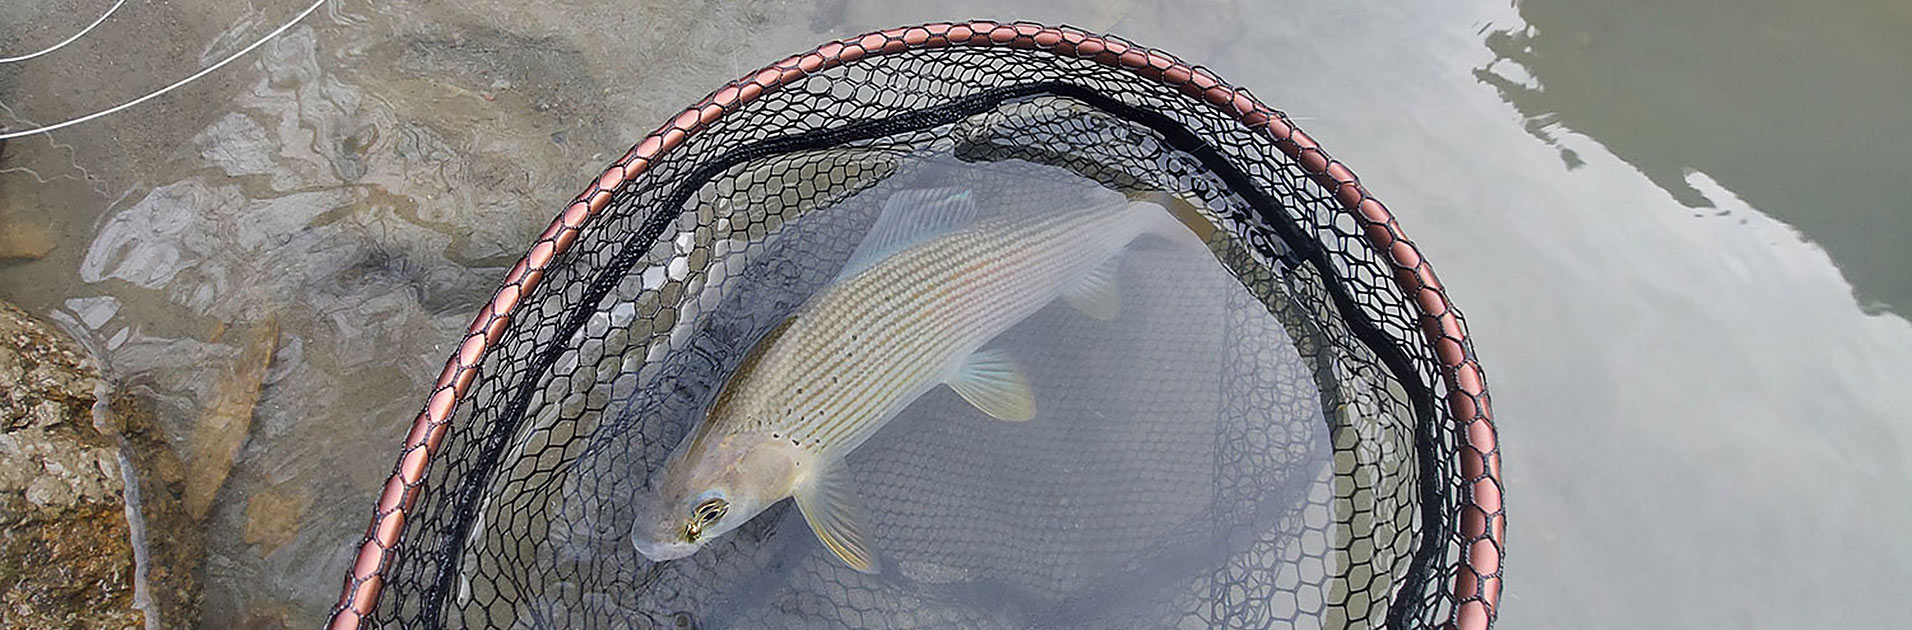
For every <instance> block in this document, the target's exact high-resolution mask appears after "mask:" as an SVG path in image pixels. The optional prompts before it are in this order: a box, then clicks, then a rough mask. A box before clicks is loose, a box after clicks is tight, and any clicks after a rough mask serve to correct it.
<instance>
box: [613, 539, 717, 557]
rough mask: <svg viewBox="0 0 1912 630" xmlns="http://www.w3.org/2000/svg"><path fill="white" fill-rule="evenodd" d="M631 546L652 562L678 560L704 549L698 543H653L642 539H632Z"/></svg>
mask: <svg viewBox="0 0 1912 630" xmlns="http://www.w3.org/2000/svg"><path fill="white" fill-rule="evenodd" d="M631 544H632V545H633V546H635V547H637V553H639V554H642V555H643V556H644V557H645V558H648V559H650V561H651V562H665V561H669V560H676V559H678V558H682V557H684V556H688V555H690V554H693V553H696V552H697V550H698V548H701V547H703V545H699V544H696V543H687V542H677V541H665V542H652V541H648V540H644V539H642V538H632V539H631Z"/></svg>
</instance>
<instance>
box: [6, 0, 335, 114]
mask: <svg viewBox="0 0 1912 630" xmlns="http://www.w3.org/2000/svg"><path fill="white" fill-rule="evenodd" d="M325 3H326V0H314V2H313V3H312V6H309V7H306V8H305V10H304V11H301V12H299V14H298V15H296V16H293V17H292V19H291V20H287V21H286V23H285V24H282V25H280V26H279V28H277V29H273V31H272V32H270V33H267V34H266V36H265V37H261V38H259V41H256V42H253V43H252V44H251V45H248V46H246V47H245V48H241V49H239V52H235V53H233V54H231V55H228V56H226V58H225V59H220V60H219V61H218V62H217V63H214V64H212V65H210V66H206V67H205V68H203V69H201V70H200V71H198V72H195V73H193V74H192V76H188V77H186V78H184V79H180V80H178V81H175V82H173V84H172V85H168V86H166V87H163V88H159V89H157V90H154V91H152V92H149V93H147V94H146V95H145V96H141V97H139V98H136V99H133V100H130V101H127V102H124V103H120V104H119V105H115V106H113V107H110V108H107V109H102V110H100V111H97V112H93V113H91V114H87V115H85V116H81V117H79V118H74V119H71V120H67V121H64V122H58V123H54V124H51V125H46V126H43V127H34V128H32V129H27V130H23V131H7V132H0V140H10V139H13V138H21V137H25V136H31V135H34V134H42V133H46V132H49V131H54V130H57V129H65V128H67V127H71V126H74V125H78V124H80V123H84V122H88V121H91V120H93V119H95V118H100V117H103V116H109V115H112V114H117V113H120V112H122V111H126V110H128V109H131V108H132V107H134V106H136V105H139V104H140V103H144V102H146V101H150V100H153V99H155V98H159V97H160V95H162V94H165V93H167V92H171V91H173V90H177V89H179V88H181V87H184V86H185V85H186V84H188V83H192V82H193V81H197V80H199V78H200V77H203V76H206V75H208V74H212V72H213V71H214V70H218V69H220V68H222V67H224V66H225V65H226V64H228V63H232V61H233V60H234V59H238V58H240V57H243V56H245V54H246V53H249V52H252V51H253V49H255V48H258V47H260V46H263V45H265V43H266V42H269V41H272V38H274V37H278V36H279V35H280V34H281V33H284V32H286V31H288V30H291V29H292V27H293V26H295V25H297V24H298V23H299V22H301V21H303V20H305V18H306V16H308V15H312V12H313V11H317V10H319V7H321V6H324V5H325Z"/></svg>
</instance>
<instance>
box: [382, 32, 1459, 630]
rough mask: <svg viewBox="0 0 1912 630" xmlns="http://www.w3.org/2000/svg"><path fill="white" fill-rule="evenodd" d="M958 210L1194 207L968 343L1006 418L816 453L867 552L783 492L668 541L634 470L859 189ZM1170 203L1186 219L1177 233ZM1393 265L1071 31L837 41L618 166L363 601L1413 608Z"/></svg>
mask: <svg viewBox="0 0 1912 630" xmlns="http://www.w3.org/2000/svg"><path fill="white" fill-rule="evenodd" d="M924 187H958V188H962V189H965V190H969V191H973V192H974V193H975V194H976V195H977V197H976V199H977V201H978V204H977V205H978V206H979V207H981V208H985V209H989V211H990V212H997V213H1010V212H1043V211H1048V210H1055V209H1062V208H1066V207H1074V206H1079V205H1081V204H1082V203H1085V202H1099V200H1111V199H1112V200H1120V199H1121V198H1123V197H1127V198H1131V199H1145V200H1153V201H1157V202H1159V203H1163V204H1165V205H1180V206H1181V207H1185V208H1190V209H1193V210H1194V211H1195V212H1196V213H1199V215H1200V216H1201V217H1203V220H1204V221H1205V222H1206V223H1207V224H1208V226H1209V227H1211V228H1212V233H1209V234H1208V237H1207V241H1208V243H1207V244H1208V249H1207V251H1198V252H1193V255H1191V252H1190V250H1189V249H1188V248H1181V249H1177V248H1175V247H1172V246H1170V245H1169V244H1167V243H1165V242H1159V241H1138V242H1137V243H1136V244H1134V245H1133V246H1132V247H1131V248H1130V250H1129V251H1128V252H1126V253H1125V254H1124V255H1123V256H1122V259H1121V267H1120V279H1121V281H1122V284H1123V285H1124V286H1123V291H1124V297H1123V300H1124V302H1123V309H1124V310H1123V311H1122V313H1121V315H1120V316H1119V317H1117V318H1116V319H1115V320H1112V321H1106V322H1103V321H1095V320H1092V319H1088V318H1085V317H1084V316H1083V315H1082V314H1080V313H1077V312H1075V311H1072V310H1070V309H1068V308H1066V307H1065V306H1063V305H1061V304H1056V305H1051V306H1049V307H1047V308H1045V309H1044V310H1043V311H1041V312H1039V313H1038V314H1037V315H1035V316H1033V317H1031V318H1030V319H1028V320H1027V321H1025V322H1023V323H1022V324H1019V325H1017V326H1016V327H1015V328H1013V329H1011V330H1010V331H1009V332H1007V333H1004V334H1003V336H1002V337H1001V338H999V339H998V340H997V341H996V342H995V343H997V344H1001V345H1005V346H1008V347H1012V348H1016V349H1017V351H1018V353H1019V354H1020V356H1021V358H1022V360H1023V361H1024V363H1025V366H1024V367H1025V369H1026V371H1027V373H1028V374H1029V377H1030V380H1031V381H1033V382H1035V383H1037V391H1038V395H1039V399H1040V405H1041V409H1042V410H1043V411H1042V413H1041V415H1039V417H1038V418H1037V419H1036V420H1034V421H1032V422H1027V423H1000V422H991V421H988V420H986V419H983V418H982V416H981V415H980V414H979V413H977V412H976V411H975V410H974V409H972V408H970V407H968V406H967V404H966V403H964V402H963V401H962V400H961V399H960V398H958V397H956V396H955V395H954V394H952V393H951V392H949V391H947V390H946V389H943V390H936V391H932V392H931V393H930V394H927V395H925V396H924V397H922V398H921V399H919V400H917V401H916V403H915V404H913V405H911V406H910V407H909V408H908V410H906V411H905V412H904V414H903V415H902V416H900V417H899V418H898V419H897V420H896V421H895V422H893V423H892V424H891V425H890V426H889V427H887V428H885V429H884V430H883V431H881V432H879V433H878V434H877V436H876V437H875V438H874V439H872V440H871V441H870V442H868V443H866V444H865V445H863V446H862V447H861V448H859V449H858V450H856V451H855V452H854V453H852V454H851V455H850V456H849V459H848V467H849V469H850V471H851V475H852V478H853V479H854V481H855V483H854V487H855V489H856V494H857V495H859V497H860V499H861V501H862V503H863V505H864V507H865V509H866V511H868V512H869V515H868V517H869V520H870V530H871V532H872V538H873V540H874V546H875V547H876V548H877V549H878V550H879V551H880V552H881V553H882V554H883V555H884V557H885V561H886V568H885V570H884V571H883V572H882V573H880V574H876V575H866V574H862V573H857V572H855V571H852V570H850V569H849V568H847V567H846V566H844V565H843V564H842V563H841V562H839V561H837V560H836V559H835V558H834V557H833V556H831V555H829V554H828V553H827V552H825V551H824V550H823V548H822V547H821V546H820V545H819V544H818V543H817V542H816V540H815V538H814V537H812V536H811V534H810V532H809V531H808V530H807V529H806V527H805V524H804V522H803V520H802V519H801V518H800V517H798V516H797V514H796V510H795V509H794V508H791V507H789V505H788V502H785V504H784V505H780V506H777V507H773V508H772V509H771V510H770V511H768V512H766V513H764V514H763V515H761V516H759V517H758V518H756V519H755V520H753V521H751V522H750V523H749V524H748V525H746V526H744V527H743V528H742V529H740V530H738V531H736V532H732V533H731V534H729V535H727V536H725V537H723V538H720V539H717V540H716V541H714V542H712V543H711V544H710V545H709V546H708V547H707V548H705V549H704V550H703V551H700V552H698V553H697V554H694V555H692V556H690V557H688V558H685V559H682V560H677V561H672V562H667V563H661V564H659V563H652V562H650V561H648V560H646V559H645V558H644V557H643V556H641V555H639V554H638V553H637V552H636V551H635V549H634V548H633V546H632V544H631V528H632V521H633V518H634V514H633V513H632V511H633V510H634V509H636V506H637V503H636V501H635V498H636V496H637V495H638V493H640V492H642V491H643V490H644V487H645V484H646V480H647V479H648V477H649V471H651V470H652V469H654V468H655V467H656V466H658V465H659V464H660V463H661V462H662V461H663V459H664V458H665V456H666V455H667V454H668V453H669V452H670V450H671V449H672V447H674V446H675V445H676V444H677V443H678V441H679V440H680V439H681V438H682V437H683V436H684V435H685V434H686V432H687V431H688V430H689V429H690V428H691V427H692V426H693V425H694V423H696V422H698V421H699V419H700V418H701V416H702V414H703V412H704V410H705V409H707V408H708V407H709V405H710V404H711V401H712V399H713V398H714V397H715V394H716V390H717V388H718V387H720V386H721V385H722V384H723V383H724V382H725V380H726V378H727V377H728V375H729V374H730V373H731V372H732V371H733V370H735V369H736V367H737V366H738V364H739V363H740V361H741V360H742V358H743V356H744V354H745V353H746V352H747V351H748V350H749V349H750V348H751V347H752V345H753V344H754V343H755V342H756V341H757V340H758V339H759V338H760V337H762V336H763V335H764V333H765V331H767V330H768V329H770V328H771V327H773V326H775V325H776V324H777V323H778V322H780V321H781V320H782V319H783V318H785V317H786V316H788V315H789V314H790V313H791V311H792V310H793V309H795V308H796V307H797V306H798V305H799V304H801V303H803V301H804V300H805V299H806V298H808V297H809V296H811V295H812V294H814V293H815V292H817V291H819V290H820V289H822V288H824V287H826V286H828V284H829V283H830V282H831V281H832V278H834V277H835V276H836V274H837V273H838V270H839V269H840V268H841V267H842V266H843V265H844V262H845V260H846V259H847V258H848V257H849V256H850V255H851V253H852V251H853V250H855V249H856V247H857V246H858V243H859V242H860V241H861V240H862V238H863V237H864V233H865V232H866V231H867V230H868V229H869V226H870V225H871V223H872V221H873V220H874V219H875V218H876V216H877V212H878V210H879V209H880V208H882V206H883V203H884V201H885V200H886V199H887V198H888V197H889V196H890V195H892V194H894V193H896V192H898V191H901V190H909V189H917V188H924ZM1198 231H1203V230H1198ZM1392 273H1393V269H1392V268H1391V267H1390V266H1389V264H1388V263H1387V262H1385V261H1384V259H1383V258H1382V257H1380V256H1379V255H1377V253H1376V252H1374V251H1372V250H1371V249H1370V247H1369V246H1368V244H1367V243H1366V241H1364V240H1363V238H1362V236H1361V232H1360V228H1359V226H1357V225H1356V224H1355V223H1354V221H1353V220H1352V219H1351V218H1349V217H1348V216H1347V215H1346V214H1344V213H1343V212H1342V211H1341V210H1339V205H1338V204H1337V202H1336V201H1335V200H1334V199H1333V198H1332V196H1331V195H1330V193H1329V191H1326V190H1324V189H1322V188H1321V187H1320V186H1319V185H1317V184H1315V183H1313V182H1312V181H1310V180H1309V179H1308V178H1307V177H1306V176H1305V174H1304V173H1303V172H1302V171H1301V170H1300V168H1299V167H1298V166H1296V165H1295V164H1294V162H1293V160H1292V159H1290V158H1288V157H1287V156H1285V155H1283V154H1282V153H1281V152H1279V151H1277V150H1276V149H1275V148H1273V147H1272V146H1271V144H1270V142H1269V141H1268V139H1267V138H1266V136H1265V135H1263V134H1262V133H1260V132H1258V131H1256V130H1253V129H1250V128H1247V127H1245V126H1243V125H1242V124H1241V123H1239V122H1237V121H1236V120H1234V119H1231V118H1228V117H1226V116H1223V115H1221V114H1219V113H1217V112H1216V111H1214V110H1212V109H1210V108H1208V107H1206V106H1204V105H1202V104H1201V103H1199V102H1197V101H1193V100H1191V99H1189V98H1188V97H1187V96H1185V95H1183V94H1181V93H1178V92H1177V91H1176V90H1175V89H1174V88H1172V87H1167V86H1164V85H1162V84H1160V83H1157V82H1151V81H1145V80H1141V79H1138V78H1137V77H1136V76H1135V75H1134V74H1133V73H1129V72H1125V71H1122V70H1120V69H1116V68H1111V67H1108V66H1104V65H1100V64H1097V63H1093V62H1090V61H1087V60H1082V59H1076V58H1068V57H1060V56H1052V55H1039V54H1029V53H1027V52H1026V51H1015V50H1001V49H983V48H960V49H955V48H952V49H940V50H920V51H908V52H901V53H896V54H889V55H883V56H872V57H869V58H865V59H862V60H860V61H857V62H855V63H849V64H845V65H843V66H840V67H836V68H832V69H828V70H824V71H822V72H818V73H816V74H814V75H812V76H809V77H807V78H805V79H803V80H801V81H799V82H797V83H795V84H793V85H789V86H786V87H784V88H783V89H781V90H778V91H775V92H771V93H768V94H765V95H764V96H763V97H761V98H759V99H757V100H754V101H752V102H749V103H748V104H746V105H743V106H741V107H739V108H737V109H736V110H735V111H732V112H729V113H727V114H725V115H724V116H722V117H721V118H719V119H717V120H716V121H715V122H714V123H712V124H711V125H710V126H709V128H708V129H705V130H703V131H701V132H699V133H697V134H695V135H693V136H691V137H690V138H688V140H686V142H685V144H684V145H683V146H681V147H680V148H678V149H676V150H673V151H670V152H667V153H665V154H664V155H663V156H662V157H661V158H660V159H659V160H657V161H655V162H653V163H652V164H651V165H650V167H649V169H648V170H647V171H645V172H643V173H642V174H640V175H639V176H637V177H636V178H635V179H633V180H631V181H629V182H627V183H625V184H624V185H623V186H621V187H619V188H618V189H617V190H616V191H615V197H614V198H613V200H612V202H611V204H610V206H609V207H607V208H606V209H605V210H604V211H603V212H602V214H601V215H600V216H598V217H597V218H595V219H594V220H593V222H591V223H590V224H588V226H587V227H586V229H585V230H584V231H583V233H582V235H581V236H580V237H579V239H578V240H577V242H576V244H575V245H574V246H573V247H571V248H570V249H569V250H567V251H566V252H565V253H563V254H562V255H561V256H560V257H559V258H558V259H557V261H556V263H555V264H553V265H552V266H551V267H550V268H549V269H548V270H547V271H546V272H545V276H544V279H543V282H542V283H541V284H539V285H538V286H537V287H536V288H535V289H534V290H532V291H531V292H530V293H529V294H528V295H526V296H524V298H523V300H522V301H521V303H520V305H519V307H518V309H517V312H516V313H515V314H514V317H513V318H512V319H511V321H510V323H509V324H508V327H507V328H506V330H505V331H504V332H503V334H502V336H501V337H500V338H499V341H498V344H497V346H496V347H495V349H493V350H492V351H491V352H489V353H488V354H487V355H485V357H484V358H483V359H482V361H481V362H480V363H479V366H478V367H479V371H478V373H477V374H478V376H477V377H476V380H475V381H474V383H473V384H472V385H471V387H470V390H469V393H468V394H467V395H466V397H465V398H464V399H463V400H461V401H460V403H459V405H458V407H457V408H456V410H455V411H454V412H453V414H452V416H451V421H450V424H449V430H448V431H447V433H446V434H445V435H446V437H445V438H444V442H443V444H442V447H441V449H440V451H439V453H438V457H437V459H436V460H435V462H434V463H433V464H432V466H431V467H430V468H429V470H428V472H427V475H426V477H425V480H424V482H423V483H422V484H421V485H420V488H421V489H422V494H421V495H420V498H419V500H418V503H417V507H416V509H415V510H414V511H413V512H412V513H411V514H410V515H409V518H408V519H407V520H406V521H405V525H404V534H403V539H402V540H403V544H402V546H401V547H400V548H399V549H398V553H397V555H396V556H395V559H394V561H393V563H392V564H391V565H390V566H389V567H388V568H387V570H386V571H385V579H384V590H383V594H382V595H381V596H380V598H379V600H378V603H377V607H376V608H375V609H374V611H373V614H372V615H371V616H370V617H369V618H368V621H370V622H371V623H372V625H374V626H380V627H392V628H440V627H452V628H652V627H661V628H690V627H698V628H728V627H770V628H931V627H936V628H949V627H962V628H1027V627H1044V628H1052V627H1054V628H1065V627H1067V628H1165V627H1180V628H1193V627H1202V628H1214V627H1231V628H1232V627H1241V628H1354V627H1398V628H1406V627H1431V626H1433V625H1436V624H1437V623H1439V622H1442V621H1445V620H1447V619H1448V616H1449V614H1450V613H1451V612H1452V608H1453V606H1454V603H1453V601H1452V598H1451V596H1449V595H1448V594H1447V593H1446V590H1445V589H1446V588H1447V587H1448V585H1449V583H1450V582H1451V581H1452V575H1451V572H1452V571H1453V569H1452V568H1451V567H1452V565H1453V564H1454V563H1455V561H1456V558H1457V557H1458V555H1459V553H1460V551H1459V549H1460V546H1459V543H1458V542H1457V538H1456V535H1455V534H1454V532H1453V531H1452V526H1451V525H1450V524H1449V519H1450V518H1451V517H1452V516H1451V515H1453V514H1455V513H1456V512H1457V510H1458V506H1457V499H1456V498H1455V490H1454V487H1455V486H1456V485H1457V484H1459V483H1460V475H1459V474H1458V473H1457V472H1456V471H1454V470H1452V468H1453V464H1452V462H1454V461H1455V450H1456V448H1457V446H1456V443H1455V436H1453V435H1452V434H1451V429H1450V428H1449V427H1451V426H1452V425H1453V422H1452V419H1451V418H1449V417H1448V416H1447V413H1448V412H1447V411H1446V409H1447V405H1446V404H1445V401H1444V394H1443V393H1441V392H1443V391H1444V390H1443V389H1442V388H1441V387H1440V380H1439V374H1438V372H1437V367H1436V366H1437V365H1438V363H1437V362H1436V360H1435V357H1434V356H1433V352H1432V350H1431V349H1430V348H1429V347H1428V345H1427V344H1426V343H1425V342H1423V341H1421V331H1420V328H1419V326H1420V324H1419V322H1418V320H1417V319H1416V318H1415V315H1414V314H1413V313H1414V312H1415V311H1413V310H1411V309H1410V308H1409V305H1408V304H1407V303H1406V300H1405V298H1404V297H1403V295H1402V294H1401V293H1400V291H1399V290H1398V289H1397V288H1395V285H1394V283H1393V282H1392V280H1391V279H1390V278H1391V274H1392Z"/></svg>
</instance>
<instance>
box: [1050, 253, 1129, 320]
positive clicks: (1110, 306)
mask: <svg viewBox="0 0 1912 630" xmlns="http://www.w3.org/2000/svg"><path fill="white" fill-rule="evenodd" d="M1119 270H1120V266H1119V263H1118V262H1117V259H1116V258H1110V259H1108V260H1105V261H1103V262H1102V264H1101V265H1099V266H1097V267H1096V268H1095V271H1091V272H1089V275H1086V276H1083V277H1082V279H1081V280H1079V281H1077V282H1076V283H1075V285H1074V286H1071V287H1069V288H1068V289H1066V290H1064V291H1063V292H1062V301H1064V302H1068V303H1069V306H1072V307H1075V310H1078V311H1082V314H1084V315H1088V316H1090V317H1093V318H1096V319H1099V320H1102V321H1105V322H1106V321H1109V320H1112V319H1115V316H1116V314H1117V313H1120V312H1121V311H1122V292H1121V291H1120V290H1119V289H1118V288H1117V286H1116V278H1117V271H1119Z"/></svg>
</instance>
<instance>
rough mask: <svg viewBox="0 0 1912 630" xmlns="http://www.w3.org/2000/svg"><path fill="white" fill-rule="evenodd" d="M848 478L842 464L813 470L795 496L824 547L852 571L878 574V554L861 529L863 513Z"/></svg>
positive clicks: (827, 465)
mask: <svg viewBox="0 0 1912 630" xmlns="http://www.w3.org/2000/svg"><path fill="white" fill-rule="evenodd" d="M848 476H849V475H848V473H847V471H845V470H844V469H843V466H842V464H841V463H840V462H838V463H833V464H825V465H824V466H823V467H822V468H820V469H818V470H816V471H813V472H812V473H811V474H810V477H809V478H808V479H805V480H804V482H803V483H802V484H799V485H798V486H797V490H796V492H795V493H794V494H795V496H796V499H797V510H798V511H800V512H802V513H803V520H804V521H805V522H807V523H809V524H810V531H811V532H812V533H815V534H816V535H817V541H818V542H822V543H823V548H825V549H829V550H830V553H832V554H835V555H836V557H837V559H839V560H842V561H843V563H844V564H847V565H849V566H850V568H852V569H856V570H857V571H859V572H863V573H876V572H877V571H876V554H875V553H874V552H872V551H870V543H869V539H867V538H865V537H864V536H863V532H862V530H861V529H860V527H861V525H860V523H861V521H862V513H861V510H859V509H857V507H856V497H855V495H853V494H851V492H850V489H849V487H848V484H847V483H846V481H847V478H848Z"/></svg>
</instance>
